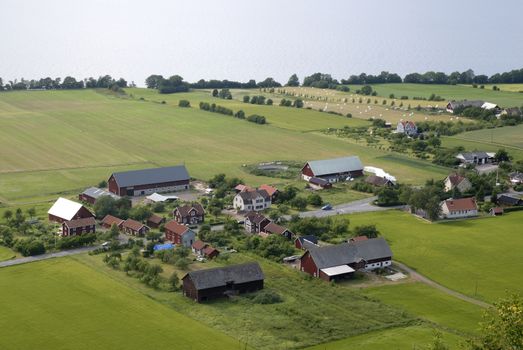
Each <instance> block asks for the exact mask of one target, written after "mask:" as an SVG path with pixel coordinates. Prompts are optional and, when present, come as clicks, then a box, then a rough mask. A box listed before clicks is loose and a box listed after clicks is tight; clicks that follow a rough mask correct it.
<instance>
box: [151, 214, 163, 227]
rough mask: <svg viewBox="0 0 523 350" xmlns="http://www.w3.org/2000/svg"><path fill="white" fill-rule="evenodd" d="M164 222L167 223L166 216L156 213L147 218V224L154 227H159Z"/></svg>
mask: <svg viewBox="0 0 523 350" xmlns="http://www.w3.org/2000/svg"><path fill="white" fill-rule="evenodd" d="M163 223H165V218H164V217H162V216H159V215H156V214H152V215H151V216H150V217H149V218H148V219H147V225H148V226H149V227H152V228H158V227H160V225H161V224H163Z"/></svg>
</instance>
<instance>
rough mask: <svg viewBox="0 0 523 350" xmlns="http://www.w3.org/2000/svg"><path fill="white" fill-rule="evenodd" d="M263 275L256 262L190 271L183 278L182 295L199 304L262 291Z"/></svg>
mask: <svg viewBox="0 0 523 350" xmlns="http://www.w3.org/2000/svg"><path fill="white" fill-rule="evenodd" d="M264 279H265V277H264V275H263V271H262V269H261V267H260V265H259V264H258V263H257V262H251V263H246V264H239V265H230V266H225V267H217V268H213V269H205V270H199V271H191V272H189V273H187V274H186V275H185V276H184V277H183V278H182V282H183V295H185V296H186V297H188V298H191V299H193V300H194V301H196V302H198V303H200V302H203V301H208V300H212V299H217V298H223V297H227V296H232V295H238V294H242V293H250V292H256V291H258V290H261V289H263V282H264Z"/></svg>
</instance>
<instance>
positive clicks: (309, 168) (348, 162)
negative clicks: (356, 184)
mask: <svg viewBox="0 0 523 350" xmlns="http://www.w3.org/2000/svg"><path fill="white" fill-rule="evenodd" d="M301 176H302V178H303V179H304V180H305V181H309V180H310V178H312V177H317V178H320V179H323V180H327V181H328V182H337V181H345V180H347V179H348V178H353V177H358V176H363V165H362V164H361V161H360V158H359V157H357V156H352V157H342V158H334V159H324V160H313V161H308V162H307V163H306V164H305V165H304V166H303V168H302V170H301Z"/></svg>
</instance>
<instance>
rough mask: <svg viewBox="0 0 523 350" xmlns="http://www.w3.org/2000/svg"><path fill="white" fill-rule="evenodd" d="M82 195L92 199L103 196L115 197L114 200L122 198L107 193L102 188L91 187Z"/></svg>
mask: <svg viewBox="0 0 523 350" xmlns="http://www.w3.org/2000/svg"><path fill="white" fill-rule="evenodd" d="M82 194H85V195H86V196H89V197H92V198H95V199H96V198H99V197H102V196H111V197H113V198H114V199H118V198H120V196H118V195H116V194H114V193H112V192H109V191H106V190H102V189H101V188H98V187H89V188H88V189H86V190H85V191H83V192H82Z"/></svg>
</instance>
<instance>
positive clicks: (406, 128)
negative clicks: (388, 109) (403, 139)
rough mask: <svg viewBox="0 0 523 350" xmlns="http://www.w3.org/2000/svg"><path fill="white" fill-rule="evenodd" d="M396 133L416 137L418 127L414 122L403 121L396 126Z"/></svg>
mask: <svg viewBox="0 0 523 350" xmlns="http://www.w3.org/2000/svg"><path fill="white" fill-rule="evenodd" d="M396 133H398V134H405V135H408V136H416V135H417V134H418V127H417V126H416V123H414V122H413V121H405V120H402V121H400V122H398V125H397V126H396Z"/></svg>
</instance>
